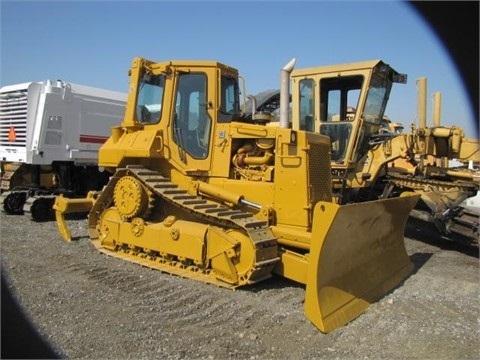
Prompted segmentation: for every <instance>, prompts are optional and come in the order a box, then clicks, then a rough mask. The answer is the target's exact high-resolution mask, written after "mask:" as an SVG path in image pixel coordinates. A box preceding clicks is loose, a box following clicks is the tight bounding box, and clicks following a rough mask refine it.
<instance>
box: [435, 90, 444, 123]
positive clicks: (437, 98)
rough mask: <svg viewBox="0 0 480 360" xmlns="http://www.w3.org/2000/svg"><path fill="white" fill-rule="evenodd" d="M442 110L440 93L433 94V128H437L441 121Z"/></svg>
mask: <svg viewBox="0 0 480 360" xmlns="http://www.w3.org/2000/svg"><path fill="white" fill-rule="evenodd" d="M441 110H442V93H440V92H436V93H434V94H433V126H435V127H439V126H440V121H441V116H440V115H441Z"/></svg>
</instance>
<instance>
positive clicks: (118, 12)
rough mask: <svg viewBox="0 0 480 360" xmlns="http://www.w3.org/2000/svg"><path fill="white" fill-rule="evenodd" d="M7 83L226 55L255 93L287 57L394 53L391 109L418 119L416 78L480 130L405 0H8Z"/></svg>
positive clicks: (407, 120) (275, 84)
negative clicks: (141, 61)
mask: <svg viewBox="0 0 480 360" xmlns="http://www.w3.org/2000/svg"><path fill="white" fill-rule="evenodd" d="M0 16H1V18H0V30H1V49H0V50H1V67H0V85H1V86H3V85H9V84H15V83H20V82H28V81H42V80H46V79H52V80H55V79H62V80H64V81H67V82H72V83H77V84H82V85H88V86H96V87H101V88H105V89H110V90H116V91H121V92H127V89H128V76H127V71H128V69H129V67H130V64H131V61H132V59H133V58H134V57H136V56H141V57H145V58H148V59H150V60H155V61H164V60H174V59H182V60H188V59H195V60H216V61H220V62H223V63H225V64H228V65H230V66H233V67H235V68H237V69H239V71H240V73H241V74H242V76H244V78H245V79H246V86H247V93H248V94H256V93H259V92H261V91H263V90H266V89H272V88H279V86H280V85H279V84H280V69H281V68H282V67H283V66H284V65H285V64H286V63H287V62H288V61H289V60H290V59H291V58H293V57H295V58H296V59H297V64H296V68H301V67H311V66H319V65H330V64H335V63H348V62H356V61H364V60H372V59H382V60H383V61H385V62H386V63H388V64H390V65H391V66H392V67H393V68H395V69H396V70H397V71H399V72H402V73H406V74H408V83H407V84H406V85H404V84H395V85H396V86H394V88H393V91H392V94H391V96H390V101H389V104H388V106H387V111H386V114H387V115H388V116H389V117H390V118H392V119H393V120H394V121H398V122H402V123H403V124H404V125H405V126H406V127H408V126H409V125H410V124H411V123H412V122H417V88H416V79H418V78H419V77H426V78H427V79H428V88H427V96H428V105H427V106H428V112H427V124H428V125H431V123H432V109H433V104H432V96H433V93H434V92H437V91H438V92H441V94H442V124H443V125H458V126H461V127H462V128H463V129H464V130H465V131H466V134H467V136H468V137H478V134H477V133H476V132H475V125H474V124H475V121H476V120H474V119H473V112H472V108H471V106H470V104H469V102H468V98H467V93H466V90H465V88H464V86H463V84H462V82H461V79H460V75H459V73H458V72H457V70H456V68H455V67H454V64H453V62H452V61H451V59H450V57H449V55H448V53H447V51H446V49H445V48H444V47H443V45H442V44H441V42H439V41H438V39H437V38H436V36H435V35H434V33H433V31H432V30H431V29H430V28H429V26H428V24H426V23H425V22H424V21H423V20H422V18H421V17H420V16H419V15H418V14H417V13H416V12H415V11H414V10H413V8H411V7H410V6H409V5H408V4H407V3H404V2H400V1H304V2H299V1H225V0H223V1H8V0H1V3H0Z"/></svg>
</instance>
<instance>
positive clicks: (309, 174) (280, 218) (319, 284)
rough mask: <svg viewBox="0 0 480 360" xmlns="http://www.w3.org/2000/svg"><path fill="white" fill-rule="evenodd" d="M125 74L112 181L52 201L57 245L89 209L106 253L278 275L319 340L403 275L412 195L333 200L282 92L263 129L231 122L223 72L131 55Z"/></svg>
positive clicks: (236, 93)
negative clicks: (290, 284) (294, 291)
mask: <svg viewBox="0 0 480 360" xmlns="http://www.w3.org/2000/svg"><path fill="white" fill-rule="evenodd" d="M293 67H294V61H293V60H292V61H291V62H290V63H289V64H287V65H286V66H285V67H284V68H283V69H282V72H281V76H282V84H284V85H285V84H288V81H289V80H288V79H289V73H290V72H291V70H292V69H293ZM385 71H386V76H387V79H390V77H391V75H392V74H394V71H393V70H392V69H389V68H388V69H385ZM129 75H130V89H131V91H130V93H129V95H128V100H127V107H126V113H125V118H124V120H123V122H122V123H121V124H119V126H116V127H114V128H113V129H112V134H111V136H110V138H109V139H108V141H107V142H106V143H105V144H104V145H103V146H102V147H101V149H100V152H99V165H100V166H102V167H104V168H105V169H106V170H107V171H110V172H111V173H112V176H111V178H110V181H109V182H108V184H107V185H106V186H105V188H104V189H103V190H102V191H101V192H99V193H91V194H90V196H89V197H88V198H86V199H68V198H64V197H57V199H56V202H55V204H54V209H55V210H56V214H57V222H58V225H59V229H60V232H61V234H62V236H63V237H64V238H65V239H66V240H70V239H71V235H70V232H69V231H68V228H67V225H66V222H65V219H64V214H67V213H69V212H75V211H85V210H90V212H89V216H88V227H89V229H88V230H89V234H90V238H91V241H92V243H93V244H94V246H95V247H96V248H97V249H98V250H100V251H101V252H104V253H106V254H109V255H113V256H116V257H119V258H122V259H125V260H128V261H131V262H135V263H138V264H141V265H144V266H148V267H151V268H155V269H160V270H162V271H165V272H169V273H173V274H177V275H181V276H184V277H187V278H192V279H196V280H200V281H204V282H206V283H213V284H216V285H219V286H224V287H227V288H236V287H239V286H243V285H247V284H253V283H256V282H259V281H262V280H265V279H267V278H269V277H270V276H271V275H272V274H279V275H281V276H284V277H287V278H289V279H292V280H295V281H297V282H300V283H302V284H305V285H306V295H305V314H306V316H307V317H308V319H309V320H310V321H311V322H312V323H313V324H314V325H315V326H316V327H318V329H320V330H321V331H323V332H330V331H332V330H334V329H336V328H338V327H340V326H343V325H345V324H346V323H348V322H349V321H351V320H352V319H354V318H355V317H356V316H358V315H359V314H360V313H362V312H363V311H364V310H365V309H366V307H367V306H368V305H369V304H370V303H372V302H374V301H376V300H377V299H379V298H380V297H382V296H384V295H385V294H386V293H388V292H390V291H391V290H392V289H394V288H395V287H396V286H398V285H399V284H400V283H401V282H402V281H404V280H405V278H406V277H407V276H408V275H409V273H410V272H411V270H412V268H413V265H412V263H411V262H410V260H409V258H408V256H407V253H406V251H405V246H404V238H403V232H404V226H405V222H406V219H407V217H408V214H409V213H410V211H411V210H412V208H413V207H414V205H415V203H416V202H417V201H418V195H410V196H404V197H398V198H394V199H383V200H375V201H370V202H363V203H358V204H352V205H340V204H336V203H335V202H334V201H332V186H331V182H332V179H331V167H330V149H331V144H330V139H329V138H328V137H327V136H325V135H321V134H318V133H314V132H309V131H303V130H292V129H290V128H289V126H288V106H289V89H288V86H284V88H283V90H282V94H283V95H282V96H281V99H280V100H281V104H280V108H281V115H280V120H281V121H280V126H268V124H267V123H268V119H265V118H264V117H261V119H259V120H258V121H257V120H255V116H254V119H253V120H251V121H247V120H246V118H245V117H243V116H242V112H241V109H240V86H239V74H238V71H237V70H236V69H234V68H232V67H229V66H227V65H224V64H221V63H218V62H214V61H188V62H187V61H168V62H160V63H156V62H152V61H149V60H146V59H142V58H136V59H134V61H133V64H132V67H131V69H130V72H129ZM367 81H368V79H367Z"/></svg>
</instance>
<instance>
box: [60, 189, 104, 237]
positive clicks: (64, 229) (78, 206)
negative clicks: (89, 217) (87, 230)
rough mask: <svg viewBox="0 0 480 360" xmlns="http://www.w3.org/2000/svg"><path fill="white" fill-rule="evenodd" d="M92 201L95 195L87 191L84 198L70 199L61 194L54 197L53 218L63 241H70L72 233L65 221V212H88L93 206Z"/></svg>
mask: <svg viewBox="0 0 480 360" xmlns="http://www.w3.org/2000/svg"><path fill="white" fill-rule="evenodd" d="M94 202H95V197H94V193H93V192H89V193H88V195H87V197H85V198H75V199H71V198H66V197H64V196H62V195H59V196H57V197H56V198H55V202H54V203H53V206H52V208H53V210H55V220H56V222H57V228H58V232H59V233H60V235H61V236H62V238H63V239H64V240H65V241H67V242H70V241H72V234H71V232H70V230H69V229H68V225H67V222H66V221H65V214H72V213H82V212H84V213H88V212H89V211H90V210H91V208H92V207H93V204H94Z"/></svg>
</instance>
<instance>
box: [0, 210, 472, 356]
mask: <svg viewBox="0 0 480 360" xmlns="http://www.w3.org/2000/svg"><path fill="white" fill-rule="evenodd" d="M0 220H1V223H0V224H1V254H2V255H1V260H2V289H1V290H2V358H12V357H17V358H69V359H153V358H157V359H435V360H439V359H477V358H480V348H479V339H480V336H479V335H480V331H479V329H480V302H479V299H480V296H479V295H480V292H479V290H480V283H479V258H478V248H469V247H465V246H459V245H455V244H453V243H451V242H450V241H444V240H441V239H439V238H438V236H436V235H435V233H432V232H431V230H432V229H430V228H429V227H428V226H424V225H423V224H418V223H416V222H412V223H409V225H408V226H407V229H406V232H405V235H406V237H405V243H406V248H407V252H408V254H409V256H410V258H411V260H412V262H413V263H414V265H415V270H414V272H413V273H412V275H411V276H410V277H409V278H408V279H407V280H406V281H405V282H404V283H403V284H402V286H400V287H398V288H397V289H396V290H394V291H393V292H392V293H390V294H388V295H387V296H385V297H384V298H382V299H381V300H380V301H378V302H377V303H374V304H372V305H371V306H370V307H369V308H368V310H367V311H366V312H365V313H364V314H362V315H361V316H360V317H358V318H357V319H355V320H354V321H352V322H351V323H350V324H348V325H347V326H345V327H343V328H340V329H338V330H336V331H334V332H332V333H330V334H322V333H321V332H319V331H318V330H317V329H316V328H315V327H314V326H313V325H312V324H311V323H310V322H309V321H308V320H307V319H306V318H305V316H304V315H303V300H304V290H305V289H304V287H303V286H300V285H298V284H296V283H293V282H290V281H287V280H285V279H282V278H280V277H277V276H275V277H273V278H272V279H270V280H268V281H265V282H263V283H261V284H258V285H255V286H251V287H247V288H243V289H240V290H236V291H232V290H227V289H222V288H218V287H215V286H212V285H206V284H203V283H198V282H195V281H193V280H189V279H183V278H179V277H176V276H172V275H168V274H165V273H161V272H159V271H155V270H149V269H147V268H144V267H141V266H138V265H135V264H130V263H126V262H124V261H122V260H119V259H116V258H112V257H108V256H106V255H103V254H101V253H99V252H98V251H97V250H95V249H94V248H93V247H92V246H91V245H90V243H89V240H88V238H87V232H86V220H70V221H69V225H70V227H71V229H72V230H73V234H74V236H77V237H79V239H78V240H76V241H74V242H72V243H65V242H63V241H62V240H61V238H60V236H59V235H58V233H57V230H56V225H55V223H54V222H46V223H33V222H31V221H30V220H29V219H27V218H26V217H23V216H8V215H6V214H4V213H1V215H0ZM8 295H12V296H13V301H14V302H10V301H9V300H10V299H9V297H8ZM15 306H19V307H20V309H21V311H22V312H23V313H24V314H25V316H26V318H27V319H28V320H27V321H29V322H30V324H32V328H33V333H29V332H28V330H29V329H26V328H24V327H23V326H22V325H23V323H22V318H21V314H18V313H14V311H15V310H16V309H15ZM35 335H39V337H40V338H39V339H36V336H35ZM43 340H44V341H45V342H43Z"/></svg>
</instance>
